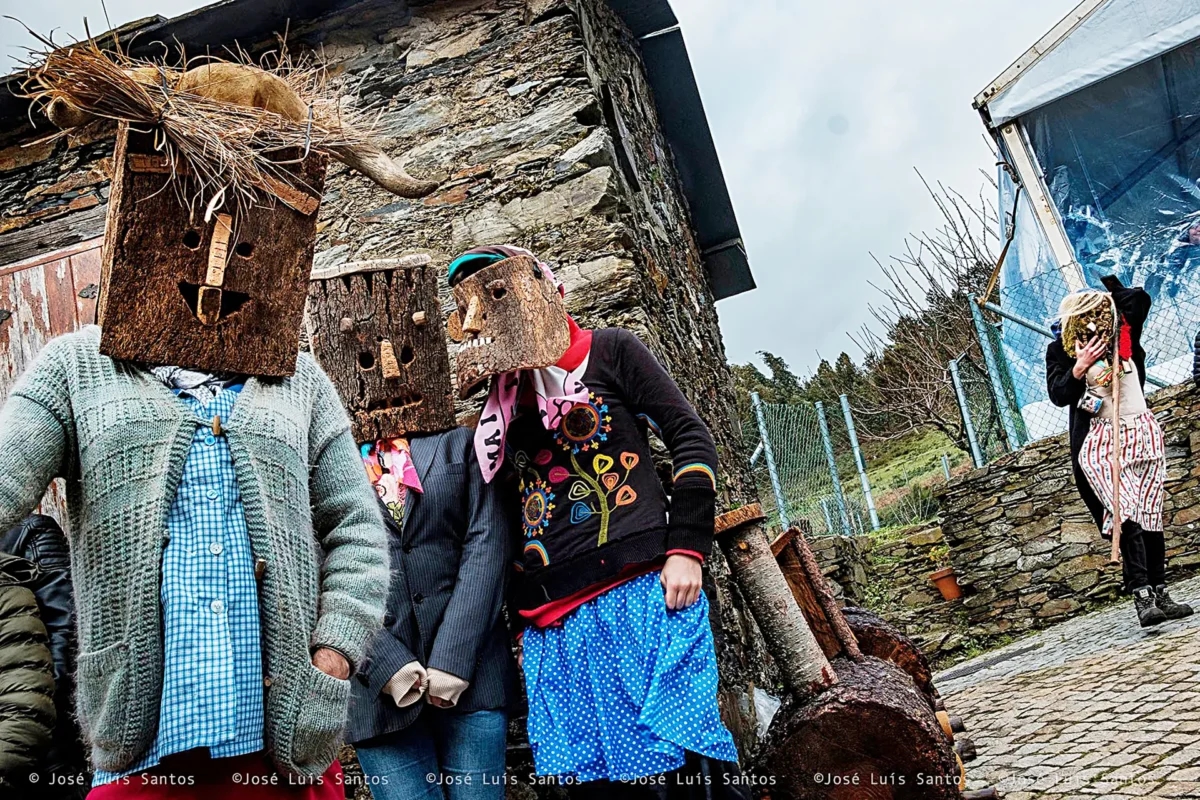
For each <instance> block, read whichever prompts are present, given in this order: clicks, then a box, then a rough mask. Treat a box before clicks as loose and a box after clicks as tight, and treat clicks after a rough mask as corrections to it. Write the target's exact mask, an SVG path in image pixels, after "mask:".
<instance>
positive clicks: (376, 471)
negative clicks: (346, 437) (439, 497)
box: [360, 439, 425, 524]
mask: <svg viewBox="0 0 1200 800" xmlns="http://www.w3.org/2000/svg"><path fill="white" fill-rule="evenodd" d="M360 452H361V454H362V460H363V466H365V467H366V468H367V477H368V478H369V479H370V480H371V485H372V486H374V487H375V491H376V492H378V494H379V499H381V500H382V501H383V504H384V505H385V506H387V510H388V512H389V513H390V514H391V515H392V519H393V520H395V521H396V523H397V524H399V523H401V522H403V521H404V500H405V494H406V492H407V491H408V490H409V489H412V490H413V491H415V492H420V493H421V494H424V493H425V490H424V489H423V488H421V477H420V476H419V475H418V474H417V468H416V466H415V465H414V464H413V460H412V453H410V452H409V449H408V440H407V439H380V440H379V441H378V442H368V443H367V444H364V445H362V446H361V447H360Z"/></svg>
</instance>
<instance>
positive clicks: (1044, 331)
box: [969, 273, 1200, 463]
mask: <svg viewBox="0 0 1200 800" xmlns="http://www.w3.org/2000/svg"><path fill="white" fill-rule="evenodd" d="M1149 289H1153V290H1154V291H1155V293H1157V295H1158V296H1157V297H1156V298H1155V299H1154V302H1153V303H1152V305H1151V307H1150V314H1149V316H1148V318H1147V320H1146V323H1145V326H1144V329H1143V332H1142V337H1141V343H1142V347H1143V349H1144V350H1145V351H1146V367H1147V369H1146V393H1147V395H1149V394H1152V393H1153V392H1154V391H1157V390H1158V389H1161V388H1165V387H1167V386H1173V385H1175V384H1178V383H1182V382H1183V381H1186V380H1188V379H1190V378H1191V373H1192V359H1193V352H1192V351H1193V342H1194V340H1195V337H1196V335H1197V332H1200V296H1192V295H1189V294H1187V293H1184V292H1182V291H1177V290H1176V289H1177V287H1175V286H1174V285H1171V286H1157V285H1156V286H1151V287H1149ZM1067 291H1068V290H1067V288H1066V285H1065V283H1064V281H1063V280H1062V277H1061V276H1060V275H1059V274H1057V273H1054V274H1050V275H1040V276H1038V277H1036V278H1033V279H1030V280H1028V281H1026V282H1024V283H1022V284H1017V285H1013V286H1007V287H1005V288H1004V289H1003V290H1002V291H1001V293H1000V298H999V300H1000V303H999V305H996V304H992V303H985V304H984V305H983V307H982V308H981V307H980V306H979V305H978V304H977V303H975V302H972V304H971V307H972V313H973V314H974V317H975V323H976V331H977V335H978V337H979V341H980V346H981V350H982V352H983V357H984V361H985V362H986V363H985V364H983V365H982V367H983V377H984V379H985V381H986V383H985V385H984V388H985V389H986V396H983V397H981V398H980V399H977V400H975V401H973V402H972V403H970V404H969V405H970V406H971V408H972V410H976V411H977V413H979V414H982V415H984V416H986V417H987V418H988V419H989V420H991V419H992V418H994V419H995V420H996V422H997V423H998V430H997V431H995V433H997V434H999V435H1000V437H1001V440H1002V441H1001V442H1000V447H998V448H995V449H988V452H985V453H984V454H983V461H984V462H985V463H986V462H987V461H990V460H992V459H993V458H995V457H996V456H997V455H999V454H1002V453H1004V452H1009V451H1012V450H1017V449H1020V448H1021V447H1023V446H1025V445H1026V444H1029V443H1031V442H1034V441H1037V440H1039V439H1043V438H1046V437H1048V436H1054V435H1056V434H1059V433H1062V432H1063V431H1065V430H1066V429H1067V420H1068V412H1067V409H1066V408H1061V407H1058V406H1055V405H1054V404H1053V403H1052V402H1051V401H1050V398H1049V396H1048V394H1047V389H1046V347H1047V345H1048V344H1049V343H1050V342H1051V341H1052V340H1053V338H1054V336H1055V334H1054V333H1053V332H1052V331H1051V328H1050V324H1051V317H1052V316H1053V314H1054V311H1055V310H1056V309H1057V307H1058V301H1059V300H1060V299H1061V298H1062V297H1063V296H1065V295H1066V294H1067ZM978 382H979V381H977V380H973V381H970V383H978ZM976 391H978V390H977V389H976ZM976 425H977V427H978V426H979V423H978V422H976ZM985 427H986V426H985Z"/></svg>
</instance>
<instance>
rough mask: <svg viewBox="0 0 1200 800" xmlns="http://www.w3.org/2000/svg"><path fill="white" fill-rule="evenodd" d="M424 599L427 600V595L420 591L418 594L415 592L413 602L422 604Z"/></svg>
mask: <svg viewBox="0 0 1200 800" xmlns="http://www.w3.org/2000/svg"><path fill="white" fill-rule="evenodd" d="M424 601H425V595H423V594H421V593H419V592H418V593H417V594H414V595H413V602H414V603H416V604H418V605H420V604H421V603H422V602H424Z"/></svg>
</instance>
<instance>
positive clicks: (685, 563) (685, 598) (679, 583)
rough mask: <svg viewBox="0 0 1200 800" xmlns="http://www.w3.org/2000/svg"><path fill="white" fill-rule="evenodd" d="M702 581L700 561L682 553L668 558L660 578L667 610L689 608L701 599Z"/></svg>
mask: <svg viewBox="0 0 1200 800" xmlns="http://www.w3.org/2000/svg"><path fill="white" fill-rule="evenodd" d="M702 579H703V570H702V569H701V567H700V560H699V559H697V558H694V557H693V556H687V555H683V554H681V553H676V554H675V555H672V556H667V563H666V564H663V568H662V574H661V577H660V578H659V581H660V582H661V583H662V587H663V592H664V593H665V594H666V599H667V608H669V609H671V610H672V611H678V610H679V609H682V608H688V607H689V606H691V604H692V603H694V602H696V601H697V600H698V599H700V581H701V580H702Z"/></svg>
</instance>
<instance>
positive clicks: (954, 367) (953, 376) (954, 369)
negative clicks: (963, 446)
mask: <svg viewBox="0 0 1200 800" xmlns="http://www.w3.org/2000/svg"><path fill="white" fill-rule="evenodd" d="M958 358H962V356H959V357H958ZM958 358H956V359H954V360H952V361H951V362H950V380H951V381H953V383H954V396H955V397H957V398H958V411H959V413H960V414H962V421H963V430H964V431H965V432H966V434H967V444H969V445H970V447H971V460H972V461H973V462H975V466H976V467H982V466H983V454H982V453H980V452H979V441H978V440H977V439H976V438H975V426H974V425H973V424H972V423H971V411H970V409H968V408H967V395H966V393H965V392H964V391H963V387H962V379H961V378H959V376H958Z"/></svg>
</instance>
